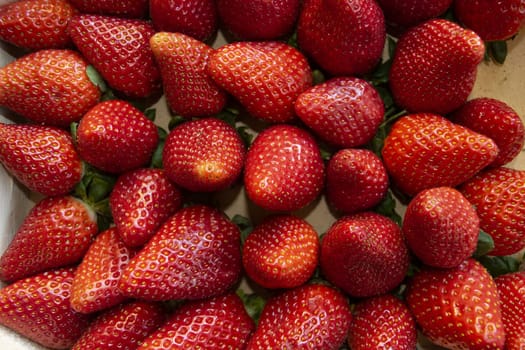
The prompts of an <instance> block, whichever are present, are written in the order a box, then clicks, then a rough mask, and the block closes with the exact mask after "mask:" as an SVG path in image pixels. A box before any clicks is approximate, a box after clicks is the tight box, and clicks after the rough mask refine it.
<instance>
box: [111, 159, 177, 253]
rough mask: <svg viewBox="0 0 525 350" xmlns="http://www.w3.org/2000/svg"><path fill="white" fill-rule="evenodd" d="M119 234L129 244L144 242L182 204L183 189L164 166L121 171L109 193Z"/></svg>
mask: <svg viewBox="0 0 525 350" xmlns="http://www.w3.org/2000/svg"><path fill="white" fill-rule="evenodd" d="M109 203H110V208H111V214H112V216H113V221H114V222H115V226H116V228H117V232H118V234H119V236H120V237H121V238H122V240H123V241H124V243H125V244H126V245H127V246H129V247H139V246H142V245H144V244H145V243H146V242H147V241H148V240H149V239H150V238H151V237H152V236H153V235H154V234H155V232H156V231H157V229H158V228H159V227H160V225H162V223H163V222H164V221H165V220H167V219H168V218H169V217H170V216H171V215H173V214H174V213H175V212H176V211H177V210H178V209H179V208H180V207H181V205H182V193H181V191H180V190H179V188H178V187H177V186H176V185H175V184H173V183H172V182H171V181H170V180H169V179H168V177H167V176H166V173H165V172H164V170H162V169H151V168H141V169H137V170H132V171H130V172H127V173H124V174H122V175H121V176H120V177H119V178H118V179H117V182H116V184H115V186H114V187H113V190H112V191H111V194H110V197H109Z"/></svg>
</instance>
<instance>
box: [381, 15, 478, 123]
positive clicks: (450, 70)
mask: <svg viewBox="0 0 525 350" xmlns="http://www.w3.org/2000/svg"><path fill="white" fill-rule="evenodd" d="M484 54H485V45H484V44H483V41H482V40H481V38H480V37H479V36H478V35H477V34H476V33H474V32H473V31H471V30H468V29H464V28H462V27H460V26H459V25H458V24H456V23H453V22H450V21H447V20H444V19H433V20H429V21H426V22H424V23H422V24H420V25H418V26H416V27H414V28H412V29H410V30H409V31H407V32H406V33H405V34H404V35H403V36H402V37H401V38H400V39H399V41H398V43H397V46H396V50H395V52H394V58H393V61H392V68H391V70H390V88H391V90H392V95H393V96H394V100H395V101H396V103H397V104H398V105H399V106H400V107H402V108H404V109H406V110H408V111H409V112H432V113H438V114H446V113H449V112H451V111H453V110H454V109H456V108H458V107H460V106H461V105H462V104H464V103H465V101H466V100H467V97H468V96H469V95H470V93H471V92H472V88H473V87H474V82H475V80H476V74H477V67H478V65H479V63H480V62H481V61H482V60H483V56H484ZM414 67H417V69H414Z"/></svg>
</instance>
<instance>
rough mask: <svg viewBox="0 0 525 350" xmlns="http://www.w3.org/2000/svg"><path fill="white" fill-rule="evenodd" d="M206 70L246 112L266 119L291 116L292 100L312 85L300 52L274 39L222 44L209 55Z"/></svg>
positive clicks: (304, 60) (308, 71)
mask: <svg viewBox="0 0 525 350" xmlns="http://www.w3.org/2000/svg"><path fill="white" fill-rule="evenodd" d="M207 72H208V74H209V75H210V76H211V77H212V78H213V80H214V81H215V82H216V83H217V84H218V85H219V86H221V87H222V88H224V89H225V90H227V91H228V92H229V93H231V94H232V95H233V96H234V97H235V98H237V99H238V100H239V102H240V103H241V104H242V105H243V106H244V107H245V108H246V109H247V110H248V113H250V114H251V115H252V116H253V117H255V118H259V119H262V120H265V121H269V122H287V121H290V120H292V119H294V117H295V112H294V102H295V100H296V99H297V97H298V96H299V94H301V93H302V92H303V91H305V90H306V89H308V88H309V87H310V86H311V85H312V74H311V70H310V66H309V65H308V62H307V60H306V58H305V57H304V56H303V54H302V53H301V52H300V51H298V50H296V49H295V48H293V47H292V46H289V45H287V44H285V43H281V42H276V41H268V42H237V43H232V44H227V45H225V46H222V47H220V48H218V49H217V50H215V52H213V53H212V54H211V55H210V59H209V62H208V66H207Z"/></svg>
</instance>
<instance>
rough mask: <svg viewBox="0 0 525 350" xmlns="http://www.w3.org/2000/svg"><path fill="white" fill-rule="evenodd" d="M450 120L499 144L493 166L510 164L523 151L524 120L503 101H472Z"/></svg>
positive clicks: (524, 141)
mask: <svg viewBox="0 0 525 350" xmlns="http://www.w3.org/2000/svg"><path fill="white" fill-rule="evenodd" d="M450 119H451V120H452V121H453V122H454V123H457V124H460V125H463V126H465V127H467V128H469V129H471V130H473V131H475V132H478V133H480V134H483V135H486V136H488V137H490V138H491V139H492V140H494V142H496V144H497V145H498V148H499V154H498V156H497V157H496V159H495V160H494V161H493V162H492V163H490V166H491V167H499V166H502V165H505V164H507V163H509V162H510V161H511V160H513V159H514V158H515V157H516V156H517V155H518V154H519V153H520V152H521V150H522V149H523V145H524V143H525V128H524V126H523V121H522V120H521V118H520V116H519V115H518V114H517V113H516V111H515V110H514V109H512V107H510V106H509V105H507V104H506V103H505V102H503V101H499V100H496V99H493V98H486V97H480V98H475V99H472V100H470V101H468V102H467V103H465V104H464V105H463V106H461V107H460V108H459V109H457V110H456V111H454V113H452V115H451V116H450Z"/></svg>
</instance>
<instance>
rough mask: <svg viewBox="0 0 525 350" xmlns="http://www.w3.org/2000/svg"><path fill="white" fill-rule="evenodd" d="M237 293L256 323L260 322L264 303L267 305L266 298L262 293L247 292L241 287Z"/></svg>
mask: <svg viewBox="0 0 525 350" xmlns="http://www.w3.org/2000/svg"><path fill="white" fill-rule="evenodd" d="M236 293H237V295H238V296H239V297H240V298H241V300H242V302H243V304H244V308H245V309H246V312H248V315H250V317H251V318H252V320H253V321H254V322H255V324H258V323H259V319H260V318H261V313H262V310H263V308H264V305H266V300H265V299H264V298H263V297H262V296H261V295H260V294H257V293H246V291H244V290H243V289H240V288H239V289H237V291H236Z"/></svg>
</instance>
